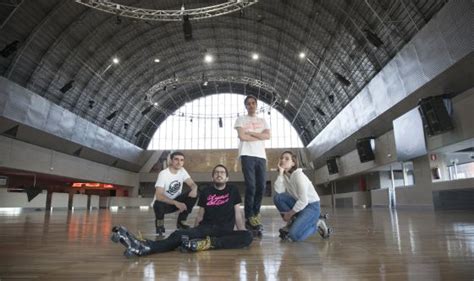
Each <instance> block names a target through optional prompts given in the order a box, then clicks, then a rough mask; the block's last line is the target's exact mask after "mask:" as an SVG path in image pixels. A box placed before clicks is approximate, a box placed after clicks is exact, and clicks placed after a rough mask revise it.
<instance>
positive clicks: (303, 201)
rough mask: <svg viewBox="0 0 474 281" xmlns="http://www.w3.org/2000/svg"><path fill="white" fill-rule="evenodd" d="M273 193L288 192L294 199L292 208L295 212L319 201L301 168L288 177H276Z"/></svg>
mask: <svg viewBox="0 0 474 281" xmlns="http://www.w3.org/2000/svg"><path fill="white" fill-rule="evenodd" d="M275 191H276V192H277V193H282V192H288V193H289V194H290V195H291V197H293V198H294V199H296V203H295V205H294V206H293V210H294V211H295V212H299V211H301V210H303V209H304V208H306V206H307V205H308V204H309V203H313V202H318V201H319V200H320V199H319V195H318V193H317V192H316V189H315V188H314V186H313V184H312V183H311V181H310V180H309V179H308V177H307V176H306V175H305V174H304V173H303V170H302V169H301V168H298V169H296V170H295V171H294V172H293V173H291V175H290V177H288V176H287V175H278V178H277V179H276V181H275Z"/></svg>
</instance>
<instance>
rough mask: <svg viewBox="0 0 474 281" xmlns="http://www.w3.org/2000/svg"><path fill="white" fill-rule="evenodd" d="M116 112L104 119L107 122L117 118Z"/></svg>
mask: <svg viewBox="0 0 474 281" xmlns="http://www.w3.org/2000/svg"><path fill="white" fill-rule="evenodd" d="M117 112H118V110H115V111H114V112H112V113H110V115H109V116H107V117H105V119H107V121H110V120H112V119H114V117H115V116H117Z"/></svg>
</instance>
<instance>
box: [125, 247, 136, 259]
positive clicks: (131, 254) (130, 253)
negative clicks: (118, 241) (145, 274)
mask: <svg viewBox="0 0 474 281" xmlns="http://www.w3.org/2000/svg"><path fill="white" fill-rule="evenodd" d="M123 255H124V256H125V257H126V258H127V259H130V258H133V257H135V256H136V255H135V254H134V253H133V252H132V251H130V249H127V250H125V252H123Z"/></svg>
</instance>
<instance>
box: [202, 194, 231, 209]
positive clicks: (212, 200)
mask: <svg viewBox="0 0 474 281" xmlns="http://www.w3.org/2000/svg"><path fill="white" fill-rule="evenodd" d="M228 201H229V193H227V194H224V195H217V194H211V195H209V196H207V206H220V205H223V204H225V203H227V202H228Z"/></svg>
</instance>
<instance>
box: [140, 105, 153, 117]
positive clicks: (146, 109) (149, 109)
mask: <svg viewBox="0 0 474 281" xmlns="http://www.w3.org/2000/svg"><path fill="white" fill-rule="evenodd" d="M152 108H153V105H150V106H148V107H147V108H145V109H144V110H143V111H142V115H146V114H147V113H148V112H150V111H151V109H152Z"/></svg>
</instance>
